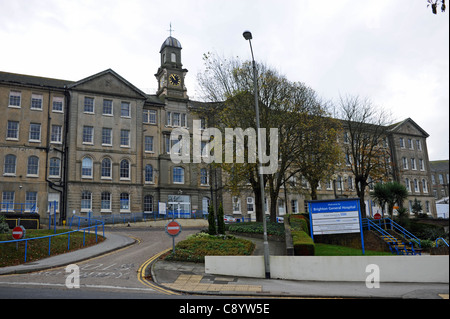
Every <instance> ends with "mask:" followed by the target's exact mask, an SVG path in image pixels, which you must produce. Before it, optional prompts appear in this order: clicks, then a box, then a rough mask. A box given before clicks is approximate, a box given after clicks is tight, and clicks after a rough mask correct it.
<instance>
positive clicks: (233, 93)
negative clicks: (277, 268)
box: [198, 54, 326, 221]
mask: <svg viewBox="0 0 450 319" xmlns="http://www.w3.org/2000/svg"><path fill="white" fill-rule="evenodd" d="M204 60H205V64H206V68H205V71H204V72H203V73H200V74H199V75H198V81H199V84H200V88H201V92H202V93H203V95H204V96H203V99H204V100H205V101H209V102H215V103H216V104H214V105H219V106H218V107H217V108H216V109H215V112H214V116H215V117H216V119H217V122H218V123H220V128H221V129H222V130H224V129H225V128H242V130H247V129H248V128H252V129H254V132H256V121H255V118H256V114H255V106H254V92H253V91H254V82H253V81H254V80H253V69H252V63H250V62H242V61H240V60H239V59H238V58H233V59H229V60H226V59H221V58H218V57H217V56H215V55H211V54H208V55H205V56H204ZM257 73H258V76H257V81H258V98H259V101H258V103H259V110H260V126H261V127H262V128H266V136H265V140H266V149H267V150H269V149H271V146H272V145H270V144H271V141H270V136H269V130H270V129H271V128H276V129H277V133H278V139H277V143H278V148H277V150H276V151H277V152H278V161H276V162H277V163H275V164H276V165H277V169H276V172H273V173H269V174H264V175H263V176H262V178H263V185H264V187H265V188H267V191H268V192H267V193H268V195H269V196H270V203H271V205H270V218H271V220H272V221H275V218H276V203H277V200H278V196H279V191H280V188H281V186H283V184H284V183H285V180H288V179H289V178H290V177H291V176H294V175H295V174H296V173H298V172H299V171H300V166H299V165H298V160H299V158H301V155H302V152H304V150H305V149H306V148H305V147H304V146H305V143H307V142H309V141H310V140H313V139H314V138H317V137H316V136H317V135H313V134H311V133H313V132H315V131H314V130H313V129H311V128H310V129H308V126H307V125H308V123H310V122H311V121H310V119H311V118H314V121H317V122H320V121H321V120H322V119H325V117H324V115H326V114H325V112H324V110H323V108H322V106H321V104H320V103H319V101H318V98H317V95H316V93H315V92H314V91H313V90H312V89H311V88H309V87H307V86H306V85H304V84H303V83H297V82H295V83H294V82H290V81H288V80H287V79H286V77H284V76H282V75H280V74H279V73H278V72H277V71H276V70H273V69H271V68H269V67H268V66H266V65H264V64H260V63H258V64H257ZM205 114H206V113H203V115H205ZM316 126H317V125H316ZM321 127H322V128H325V129H326V125H322V126H321ZM222 135H224V134H222ZM249 141H250V139H249V138H248V139H247V141H246V142H245V143H244V144H245V148H244V158H246V159H248V158H249V156H252V155H253V156H255V155H256V154H254V151H252V150H251V148H250V147H249V146H250V144H249V143H250V142H249ZM225 144H226V145H228V146H231V145H233V146H234V145H235V144H236V143H235V142H234V140H233V141H231V142H230V141H228V142H226V143H225ZM233 149H234V148H233ZM258 151H259V150H258ZM255 158H256V156H255ZM258 166H259V165H258V162H257V161H254V162H251V161H249V160H247V161H244V162H243V163H242V162H240V163H238V162H237V161H236V154H235V155H234V157H233V161H232V162H231V163H230V162H229V163H226V162H224V163H222V164H221V168H222V170H223V171H224V172H226V175H227V177H226V179H225V182H226V185H227V186H228V188H229V190H231V192H232V193H233V194H238V193H239V192H240V191H241V190H242V189H245V188H248V184H250V186H251V188H252V190H253V192H254V194H255V204H256V219H257V221H262V218H263V211H262V209H261V208H262V203H263V201H264V199H263V198H261V196H260V193H261V189H260V178H261V175H260V174H259V172H258Z"/></svg>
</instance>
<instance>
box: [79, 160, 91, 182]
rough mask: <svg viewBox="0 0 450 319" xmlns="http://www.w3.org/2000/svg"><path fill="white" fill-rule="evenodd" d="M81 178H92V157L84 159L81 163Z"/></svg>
mask: <svg viewBox="0 0 450 319" xmlns="http://www.w3.org/2000/svg"><path fill="white" fill-rule="evenodd" d="M81 177H82V178H92V159H91V158H90V157H85V158H83V160H82V162H81Z"/></svg>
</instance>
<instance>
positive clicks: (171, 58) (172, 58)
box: [170, 52, 177, 63]
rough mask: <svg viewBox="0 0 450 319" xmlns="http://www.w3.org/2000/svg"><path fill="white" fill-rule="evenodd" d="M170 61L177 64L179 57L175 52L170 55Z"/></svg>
mask: <svg viewBox="0 0 450 319" xmlns="http://www.w3.org/2000/svg"><path fill="white" fill-rule="evenodd" d="M170 61H171V62H175V63H176V62H177V55H176V54H175V53H174V52H172V53H170Z"/></svg>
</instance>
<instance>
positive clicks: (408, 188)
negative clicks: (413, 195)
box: [405, 178, 411, 192]
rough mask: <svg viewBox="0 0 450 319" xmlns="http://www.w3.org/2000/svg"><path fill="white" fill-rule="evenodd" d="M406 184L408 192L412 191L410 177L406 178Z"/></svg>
mask: <svg viewBox="0 0 450 319" xmlns="http://www.w3.org/2000/svg"><path fill="white" fill-rule="evenodd" d="M405 186H406V189H407V190H408V192H410V191H411V185H410V183H409V178H405Z"/></svg>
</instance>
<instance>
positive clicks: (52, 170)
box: [48, 157, 61, 177]
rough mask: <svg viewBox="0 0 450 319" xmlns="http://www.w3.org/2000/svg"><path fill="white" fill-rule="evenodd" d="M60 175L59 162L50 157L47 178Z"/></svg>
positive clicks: (57, 159)
mask: <svg viewBox="0 0 450 319" xmlns="http://www.w3.org/2000/svg"><path fill="white" fill-rule="evenodd" d="M60 174H61V160H60V159H59V158H57V157H52V158H51V159H50V163H49V172H48V175H49V177H60Z"/></svg>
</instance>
